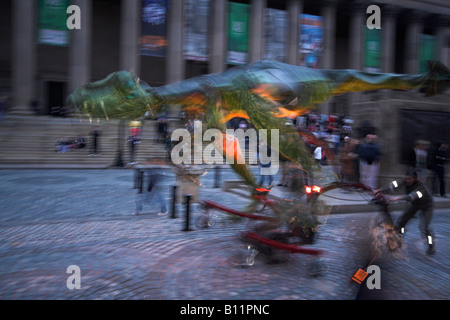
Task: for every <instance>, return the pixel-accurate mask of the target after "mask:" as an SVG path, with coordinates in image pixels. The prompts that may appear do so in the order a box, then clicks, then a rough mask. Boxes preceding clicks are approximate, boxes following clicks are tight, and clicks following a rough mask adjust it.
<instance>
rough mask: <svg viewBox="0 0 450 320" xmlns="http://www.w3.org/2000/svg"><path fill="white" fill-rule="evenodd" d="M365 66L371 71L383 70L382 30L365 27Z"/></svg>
mask: <svg viewBox="0 0 450 320" xmlns="http://www.w3.org/2000/svg"><path fill="white" fill-rule="evenodd" d="M364 30H365V34H364V35H365V41H364V49H363V51H364V67H365V70H366V71H369V72H380V70H381V30H380V29H369V28H366V27H364Z"/></svg>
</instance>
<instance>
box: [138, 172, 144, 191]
mask: <svg viewBox="0 0 450 320" xmlns="http://www.w3.org/2000/svg"><path fill="white" fill-rule="evenodd" d="M143 185H144V171H142V170H139V174H138V188H139V194H142V193H143V191H144V188H143Z"/></svg>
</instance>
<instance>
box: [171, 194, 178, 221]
mask: <svg viewBox="0 0 450 320" xmlns="http://www.w3.org/2000/svg"><path fill="white" fill-rule="evenodd" d="M172 190H173V191H172V215H171V218H172V219H175V218H176V217H177V213H176V210H177V208H176V205H177V186H173V189H172Z"/></svg>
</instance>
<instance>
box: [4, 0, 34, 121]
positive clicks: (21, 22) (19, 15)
mask: <svg viewBox="0 0 450 320" xmlns="http://www.w3.org/2000/svg"><path fill="white" fill-rule="evenodd" d="M36 3H37V1H34V0H20V1H13V2H12V23H13V27H12V28H13V29H12V33H13V36H12V107H11V109H10V113H12V114H32V111H31V109H30V107H29V104H30V101H31V100H32V99H33V98H34V97H35V94H36V92H35V91H36V90H35V71H36V61H35V60H36V57H35V55H36V46H35V37H36V31H35V26H36V18H35V17H36Z"/></svg>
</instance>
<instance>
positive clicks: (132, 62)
mask: <svg viewBox="0 0 450 320" xmlns="http://www.w3.org/2000/svg"><path fill="white" fill-rule="evenodd" d="M140 11H141V1H140V0H122V1H121V21H120V25H121V27H120V68H121V69H122V70H127V71H130V72H133V73H135V74H139V68H140V55H139V36H140V22H141V16H140Z"/></svg>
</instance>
